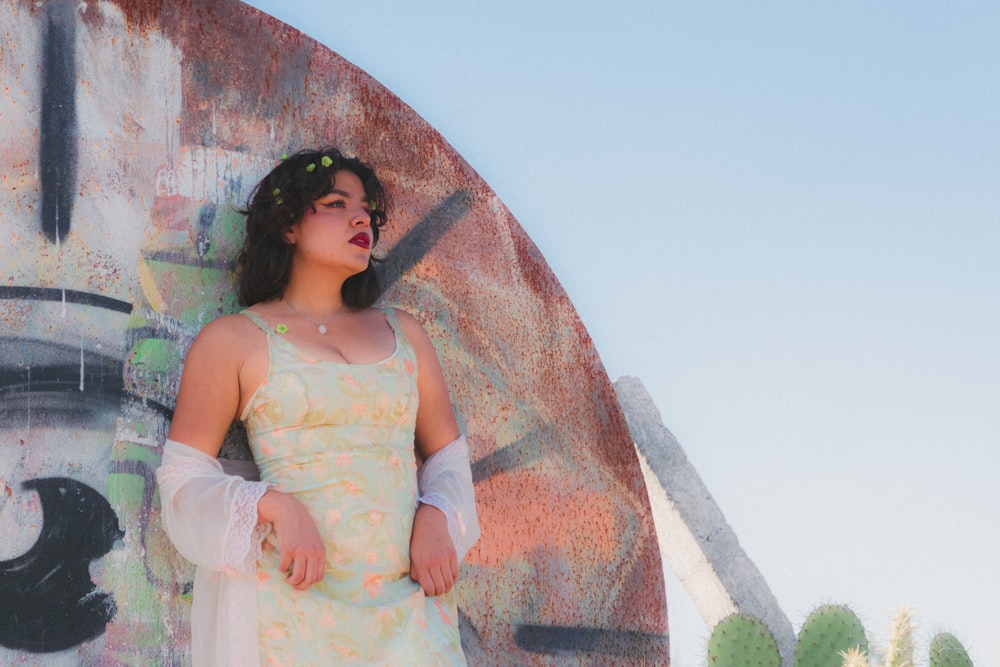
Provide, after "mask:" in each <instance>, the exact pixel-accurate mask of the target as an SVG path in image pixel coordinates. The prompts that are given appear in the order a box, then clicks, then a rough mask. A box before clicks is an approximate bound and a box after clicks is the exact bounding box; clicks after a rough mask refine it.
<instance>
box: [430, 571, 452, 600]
mask: <svg viewBox="0 0 1000 667" xmlns="http://www.w3.org/2000/svg"><path fill="white" fill-rule="evenodd" d="M431 578H432V579H433V581H434V593H433V594H434V595H444V594H445V593H446V592H447V591H448V588H449V586H448V585H447V584H446V583H445V574H444V570H443V569H442V568H440V567H435V568H434V569H432V570H431Z"/></svg>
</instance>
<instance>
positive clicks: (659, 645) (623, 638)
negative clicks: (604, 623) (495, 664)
mask: <svg viewBox="0 0 1000 667" xmlns="http://www.w3.org/2000/svg"><path fill="white" fill-rule="evenodd" d="M514 641H515V642H516V643H517V646H518V647H519V648H522V649H524V650H525V651H531V652H532V653H541V654H547V655H558V654H560V653H567V652H568V653H575V654H581V653H582V654H590V655H619V656H627V657H628V658H631V659H639V658H642V657H645V656H647V655H648V656H657V655H663V654H664V653H669V645H670V639H669V638H668V637H667V636H666V635H653V634H648V633H645V632H634V631H628V630H604V629H601V628H587V627H561V626H555V625H519V626H517V629H516V630H515V631H514Z"/></svg>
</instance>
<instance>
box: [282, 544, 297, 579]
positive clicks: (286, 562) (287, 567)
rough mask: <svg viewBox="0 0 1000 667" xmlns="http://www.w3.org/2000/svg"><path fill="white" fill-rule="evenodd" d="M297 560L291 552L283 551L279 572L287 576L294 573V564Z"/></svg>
mask: <svg viewBox="0 0 1000 667" xmlns="http://www.w3.org/2000/svg"><path fill="white" fill-rule="evenodd" d="M294 560H295V556H294V555H292V552H291V550H282V552H281V561H279V562H278V572H284V573H285V576H288V575H289V574H291V573H292V562H293V561H294Z"/></svg>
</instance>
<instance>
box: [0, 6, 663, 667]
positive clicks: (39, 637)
mask: <svg viewBox="0 0 1000 667" xmlns="http://www.w3.org/2000/svg"><path fill="white" fill-rule="evenodd" d="M0 27H2V30H0V81H2V89H0V138H2V147H3V150H2V153H0V244H2V245H0V487H2V489H0V490H2V491H3V493H2V494H0V534H2V535H3V536H4V537H3V540H2V541H0V609H2V610H3V611H2V614H0V663H2V664H38V665H56V664H58V665H72V664H88V665H90V664H98V665H180V664H186V663H187V661H188V652H187V629H186V618H187V613H188V610H189V606H190V587H191V583H190V582H191V574H192V572H191V568H190V566H189V565H188V564H187V563H185V562H184V561H183V560H182V559H180V558H179V557H178V556H177V555H176V554H175V553H174V551H173V549H172V548H171V547H170V545H169V543H168V542H167V541H166V539H165V537H164V535H163V534H162V532H161V530H160V528H159V518H158V498H157V495H156V489H155V484H154V479H153V475H152V472H153V470H154V469H155V466H156V465H157V462H158V460H159V452H160V447H161V446H162V443H163V438H164V436H165V433H166V429H167V425H168V423H169V419H170V414H171V409H172V406H173V396H174V392H175V390H176V387H177V382H178V379H179V369H180V364H181V360H182V358H183V353H184V351H185V349H186V347H187V345H188V344H190V341H191V339H192V338H193V336H194V335H195V333H196V332H197V331H198V329H199V328H200V327H201V326H202V325H203V324H204V323H205V322H207V321H208V320H210V319H212V318H214V317H217V316H218V315H220V314H223V313H227V312H232V311H233V310H234V309H235V308H236V304H235V300H234V298H233V295H232V291H231V283H230V275H231V274H230V270H229V268H230V265H231V261H232V259H233V256H234V253H235V250H236V248H237V246H238V243H239V239H240V232H239V229H240V223H241V220H240V216H239V215H238V214H237V213H236V212H235V210H234V206H236V205H239V204H240V203H242V202H245V200H246V196H247V194H248V191H249V188H251V187H252V186H253V184H254V183H255V182H256V180H257V179H258V178H259V177H260V176H261V175H263V174H264V173H265V172H266V171H267V170H268V169H269V168H270V167H271V166H272V165H273V164H274V161H275V159H276V158H277V157H278V156H280V155H281V154H283V153H289V152H293V151H295V150H297V149H299V148H301V147H305V146H315V145H318V144H325V143H332V144H335V145H337V146H339V147H340V148H341V149H342V150H344V151H345V152H347V153H354V154H358V155H361V156H363V157H365V158H366V159H367V160H369V161H370V162H372V163H373V164H375V165H376V167H377V168H378V170H379V172H380V174H381V175H382V177H383V179H384V180H385V181H386V182H387V184H388V185H389V188H390V191H391V192H392V195H393V199H394V204H395V206H394V210H393V216H392V219H391V224H390V227H389V228H388V229H387V230H386V231H385V232H384V237H383V243H382V245H381V252H382V254H383V256H384V257H385V258H386V261H385V263H384V265H383V269H384V271H383V278H384V280H385V281H386V283H387V284H388V286H389V289H388V291H387V296H386V298H385V301H386V302H387V303H392V304H397V305H401V306H402V307H404V308H406V309H408V310H410V311H411V312H413V313H414V314H416V315H417V316H418V317H419V318H420V319H421V320H422V321H423V323H424V324H425V326H426V327H427V329H428V331H429V332H430V334H431V335H432V337H433V338H434V340H435V342H436V344H437V346H438V349H439V353H440V355H441V358H442V362H443V365H444V368H445V372H446V374H447V379H448V381H449V383H450V386H451V389H452V395H453V398H454V401H455V404H456V408H457V410H458V412H459V413H460V415H461V421H462V424H463V426H464V428H465V430H466V431H467V432H468V434H469V438H470V443H471V445H472V448H473V459H474V474H475V478H476V490H477V494H478V500H479V506H480V511H481V522H482V527H483V538H482V541H481V542H480V543H479V544H478V545H477V546H476V547H475V548H474V549H473V551H472V552H471V553H470V555H469V557H468V561H467V564H466V566H465V568H464V574H463V579H462V581H461V583H460V585H459V596H460V607H461V613H462V636H463V642H464V644H465V645H466V648H467V652H468V654H469V658H470V663H471V664H474V665H476V664H478V665H495V664H512V665H554V664H574V665H575V664H594V665H613V664H622V665H631V664H636V665H638V664H656V665H664V664H667V663H668V662H669V657H668V653H669V651H668V640H667V615H666V601H665V597H664V589H663V580H662V568H661V561H660V556H659V552H658V548H657V543H656V539H655V534H654V528H653V523H652V520H651V517H650V510H649V504H648V500H647V498H646V492H645V488H644V485H643V482H642V476H641V474H640V472H639V468H638V463H637V460H636V456H635V453H634V450H633V447H632V443H631V439H630V436H629V434H628V431H627V428H626V425H625V422H624V419H623V417H622V415H621V412H620V409H619V408H618V405H617V402H616V400H615V397H614V393H613V390H612V388H611V385H610V382H609V380H608V378H607V376H606V374H605V373H604V370H603V368H602V366H601V363H600V360H599V359H598V357H597V354H596V352H595V350H594V347H593V344H592V343H591V341H590V339H589V337H588V335H587V333H586V331H585V330H584V327H583V326H582V324H581V323H580V321H579V318H578V316H577V314H576V312H575V311H574V309H573V307H572V305H571V304H570V302H569V299H568V298H567V296H566V294H565V292H564V291H563V290H562V288H561V287H560V286H559V284H558V282H557V281H556V279H555V277H554V276H553V275H552V273H551V271H550V269H549V268H548V266H547V265H546V264H545V261H544V260H543V258H542V257H541V256H540V254H539V252H538V250H537V249H536V247H535V246H534V245H533V244H532V242H531V240H530V239H529V238H528V237H527V236H526V235H525V233H524V231H523V230H522V229H521V227H520V226H519V225H518V224H517V222H516V221H515V220H514V219H513V218H512V216H511V215H510V213H509V212H508V211H507V209H506V208H505V207H504V205H503V203H502V202H500V201H499V200H498V199H497V197H496V195H495V194H494V193H493V192H492V191H491V190H490V189H489V187H488V186H487V185H486V184H485V183H484V182H483V181H482V179H481V178H480V177H479V176H478V175H477V174H476V173H475V172H474V171H473V170H472V169H471V168H470V167H469V165H468V164H466V163H465V162H464V161H463V160H462V158H461V157H460V156H459V155H457V154H456V153H455V151H454V150H453V149H452V148H451V147H450V146H449V145H448V144H447V142H445V141H444V139H443V138H442V137H441V136H440V135H439V134H438V133H437V132H436V131H435V130H434V129H433V128H431V127H429V126H428V124H427V123H426V122H424V121H423V120H422V119H421V118H420V117H419V116H418V115H417V114H416V113H414V112H413V111H412V110H411V109H409V108H408V107H407V106H405V105H404V104H403V103H402V102H401V101H400V100H398V99H397V98H396V97H395V96H393V95H392V94H391V93H390V92H389V91H387V90H386V89H385V88H383V87H382V86H381V85H380V84H379V83H378V82H376V81H375V80H373V79H372V78H371V77H369V76H368V75H366V74H365V73H364V72H362V71H360V70H358V69H357V68H355V67H354V66H352V65H351V64H349V63H347V62H346V61H344V60H343V59H341V58H340V57H339V56H337V55H336V54H335V53H333V52H331V51H330V50H328V49H326V48H324V47H323V46H321V45H319V44H317V43H316V42H314V41H313V40H311V39H309V38H307V37H305V36H303V35H302V34H301V33H298V32H296V31H295V30H293V29H291V28H290V27H288V26H286V25H284V24H281V23H279V22H277V21H276V20H274V19H272V18H271V17H268V16H266V15H263V14H261V13H259V12H257V11H256V10H254V9H252V8H250V7H247V6H245V5H243V4H241V3H239V2H235V1H232V0H188V1H180V2H169V3H168V2H162V0H160V1H154V0H146V1H126V0H122V1H120V2H96V1H93V0H87V1H86V2H72V1H69V0H49V2H35V1H33V0H0ZM237 449H238V448H237ZM234 451H235V450H234Z"/></svg>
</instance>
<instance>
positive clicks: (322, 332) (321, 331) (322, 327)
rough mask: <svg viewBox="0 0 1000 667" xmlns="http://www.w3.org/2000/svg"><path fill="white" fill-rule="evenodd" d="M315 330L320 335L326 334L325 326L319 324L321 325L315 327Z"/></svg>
mask: <svg viewBox="0 0 1000 667" xmlns="http://www.w3.org/2000/svg"><path fill="white" fill-rule="evenodd" d="M317 328H318V329H319V332H320V333H321V334H326V325H325V324H321V325H319V327H317Z"/></svg>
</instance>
